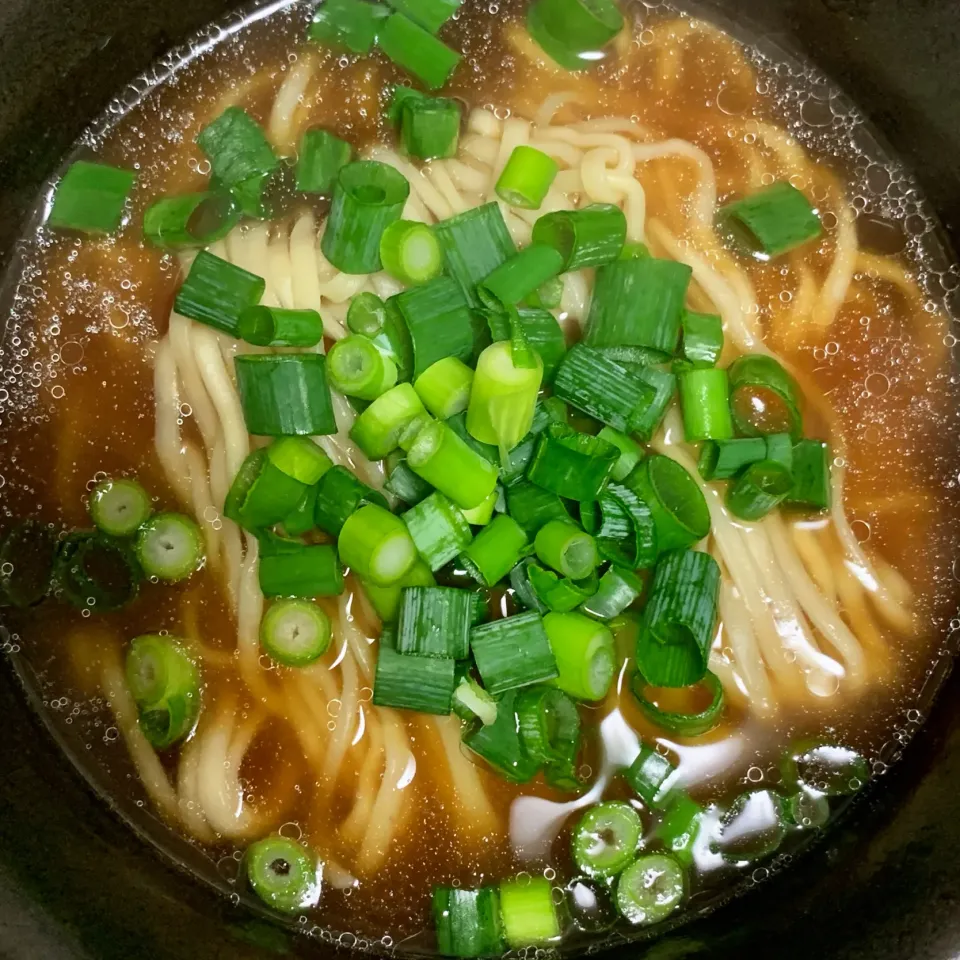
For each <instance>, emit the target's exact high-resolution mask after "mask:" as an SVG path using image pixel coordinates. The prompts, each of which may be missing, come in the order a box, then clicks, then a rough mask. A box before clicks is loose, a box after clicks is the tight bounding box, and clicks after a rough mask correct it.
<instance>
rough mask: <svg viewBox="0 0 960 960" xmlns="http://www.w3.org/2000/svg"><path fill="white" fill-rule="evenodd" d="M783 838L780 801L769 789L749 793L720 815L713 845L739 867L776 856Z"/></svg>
mask: <svg viewBox="0 0 960 960" xmlns="http://www.w3.org/2000/svg"><path fill="white" fill-rule="evenodd" d="M786 835H787V825H786V824H785V823H784V822H783V798H782V797H781V796H780V795H779V794H778V793H776V792H775V791H773V790H751V791H749V792H748V793H742V794H740V796H739V797H737V799H736V800H734V801H733V803H732V804H731V805H730V808H729V809H728V810H727V811H726V813H725V814H724V815H723V818H722V819H721V821H720V829H719V831H718V832H717V836H716V839H715V841H714V843H715V846H716V849H717V852H718V853H719V854H720V855H721V856H722V857H723V859H724V860H726V861H728V862H729V863H740V864H742V863H745V862H746V863H749V862H750V861H752V860H759V859H760V858H761V857H769V856H771V855H772V854H774V853H776V852H777V849H778V848H779V847H780V844H781V843H782V842H783V838H784V837H785V836H786Z"/></svg>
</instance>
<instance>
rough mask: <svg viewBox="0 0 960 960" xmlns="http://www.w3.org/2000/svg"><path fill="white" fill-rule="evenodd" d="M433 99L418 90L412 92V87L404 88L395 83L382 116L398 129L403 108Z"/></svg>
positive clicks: (401, 121)
mask: <svg viewBox="0 0 960 960" xmlns="http://www.w3.org/2000/svg"><path fill="white" fill-rule="evenodd" d="M433 99H435V98H434V97H431V96H430V94H428V93H421V92H420V91H419V90H414V89H413V87H408V86H405V85H404V84H402V83H395V84H394V85H393V93H392V95H391V97H390V103H389V104H388V106H387V110H386V113H385V114H384V116H385V117H386V119H387V120H388V121H389V122H390V123H391V124H393V126H394V127H399V126H400V125H401V123H403V110H404V107H407V106H412V105H413V104H415V103H421V102H425V101H428V100H433Z"/></svg>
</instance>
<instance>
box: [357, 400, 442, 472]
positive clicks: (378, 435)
mask: <svg viewBox="0 0 960 960" xmlns="http://www.w3.org/2000/svg"><path fill="white" fill-rule="evenodd" d="M424 413H425V411H424V409H423V404H422V403H421V402H420V398H419V397H418V396H417V392H416V391H415V390H414V389H413V387H412V386H411V385H410V384H409V383H400V384H397V386H395V387H393V388H391V389H390V390H387V392H386V393H383V394H381V395H380V396H379V397H377V399H376V400H374V401H373V403H371V404H370V406H369V407H367V409H366V410H364V411H363V413H361V414H360V416H359V417H357V420H356V422H355V423H354V425H353V427H352V428H351V429H350V439H351V440H353V441H354V443H356V444H357V446H358V447H360V449H361V450H362V451H363V452H364V453H365V454H366V455H367V456H368V457H369V458H370V459H371V460H382V459H383V458H384V457H385V456H386V455H387V454H388V453H390V452H391V451H393V450H396V448H397V444H398V442H399V440H400V434H401V433H402V432H403V430H404V429H405V428H406V427H407V426H408V425H409V424H410V422H411V421H412V420H415V419H416V418H417V417H419V416H421V415H422V414H424Z"/></svg>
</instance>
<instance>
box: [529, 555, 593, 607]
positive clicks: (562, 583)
mask: <svg viewBox="0 0 960 960" xmlns="http://www.w3.org/2000/svg"><path fill="white" fill-rule="evenodd" d="M526 574H527V579H528V580H529V582H530V588H531V589H532V591H533V595H534V597H535V599H536V601H537V604H538V605H537V609H539V608H540V607H545V608H546V609H547V610H551V611H553V612H554V613H569V612H570V611H571V610H575V609H576V608H577V607H579V606H580V604H581V603H583V601H584V600H588V599H589V598H590V597H592V596H593V595H594V593H596V591H597V582H598V581H597V577H596V574H591V575H590V576H589V577H587V578H586V579H584V580H569V579H567V578H566V577H562V578H561V577H559V576H558V575H557V574H556V573H554V572H553V571H552V570H545V569H544V568H543V567H541V566H540V565H539V564H536V563H527V564H526Z"/></svg>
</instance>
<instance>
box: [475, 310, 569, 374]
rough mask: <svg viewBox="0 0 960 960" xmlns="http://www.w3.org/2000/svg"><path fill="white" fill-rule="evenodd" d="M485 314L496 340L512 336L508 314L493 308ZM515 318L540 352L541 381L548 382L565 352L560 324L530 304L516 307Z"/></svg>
mask: <svg viewBox="0 0 960 960" xmlns="http://www.w3.org/2000/svg"><path fill="white" fill-rule="evenodd" d="M486 317H487V323H488V325H489V327H490V333H491V334H492V336H493V339H494V340H495V341H498V340H510V339H511V337H512V331H511V328H510V320H509V317H507V316H506V315H505V314H504V313H501V312H499V311H495V310H493V311H488V312H487V314H486ZM516 320H517V322H518V323H519V325H520V328H521V330H522V331H523V335H524V337H525V338H526V341H527V343H528V344H529V345H530V347H531V348H532V349H533V350H534V351H536V353H538V354H539V356H540V359H541V360H542V361H543V382H544V383H550V382H551V381H552V380H553V377H554V374H555V373H556V369H557V367H558V366H559V365H560V361H561V360H562V359H563V357H564V354H565V353H566V352H567V343H566V340H565V338H564V335H563V327H561V326H560V324H559V323H558V322H557V318H556V317H554V315H553V314H552V313H550V312H549V311H548V310H540V309H536V308H533V307H521V308H520V309H519V310H517V312H516Z"/></svg>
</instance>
